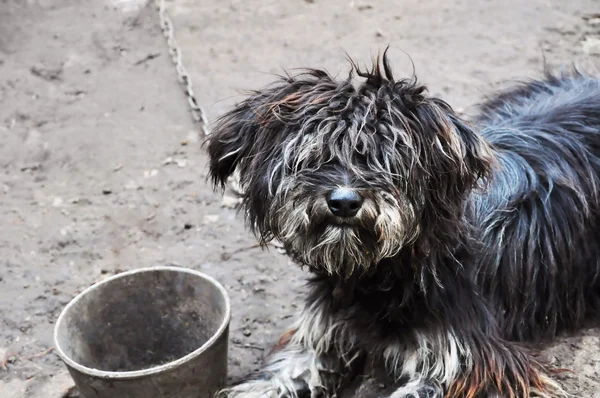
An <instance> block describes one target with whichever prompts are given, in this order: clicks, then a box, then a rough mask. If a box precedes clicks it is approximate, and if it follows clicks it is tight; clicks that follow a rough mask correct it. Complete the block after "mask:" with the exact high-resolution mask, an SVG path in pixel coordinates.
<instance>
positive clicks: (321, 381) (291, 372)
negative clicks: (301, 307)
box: [219, 305, 360, 398]
mask: <svg viewBox="0 0 600 398" xmlns="http://www.w3.org/2000/svg"><path fill="white" fill-rule="evenodd" d="M347 337H348V336H347V335H346V333H345V328H344V324H343V323H342V322H339V321H338V322H336V321H335V319H334V318H333V317H331V316H329V315H328V314H326V311H323V310H322V309H321V308H320V307H318V306H316V305H313V306H311V307H308V308H307V309H305V311H304V312H303V314H302V315H301V317H300V319H299V320H298V322H297V323H296V325H295V327H294V328H292V330H291V331H290V332H289V333H288V334H286V335H284V337H283V338H282V340H281V342H280V344H278V346H277V347H276V351H275V353H274V354H273V355H272V356H271V357H270V358H269V359H268V361H267V363H266V365H265V366H264V368H263V369H261V372H260V373H259V374H258V375H251V376H249V377H248V378H247V379H246V380H244V381H242V382H240V383H239V384H237V385H234V386H232V387H230V388H227V389H225V390H223V391H221V392H220V394H219V397H232V398H233V397H235V398H255V397H256V398H258V397H261V398H280V397H282V398H283V397H286V398H287V397H289V398H297V397H311V398H315V397H317V396H318V397H334V396H336V394H337V393H338V391H339V389H340V387H341V386H342V384H343V383H344V381H346V380H347V378H348V376H349V375H350V374H351V373H352V372H353V368H354V367H355V366H353V365H355V364H357V363H358V362H359V361H358V359H359V357H360V353H359V350H358V349H356V348H355V347H356V344H355V343H354V342H353V341H351V340H350V339H348V338H347Z"/></svg>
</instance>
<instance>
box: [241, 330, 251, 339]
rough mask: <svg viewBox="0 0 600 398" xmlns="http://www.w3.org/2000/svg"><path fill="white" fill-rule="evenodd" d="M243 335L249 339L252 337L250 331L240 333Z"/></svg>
mask: <svg viewBox="0 0 600 398" xmlns="http://www.w3.org/2000/svg"><path fill="white" fill-rule="evenodd" d="M242 333H243V334H244V336H246V337H249V336H251V335H252V332H251V331H250V329H244V331H243V332H242Z"/></svg>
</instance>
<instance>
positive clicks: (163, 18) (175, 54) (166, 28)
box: [155, 0, 210, 136]
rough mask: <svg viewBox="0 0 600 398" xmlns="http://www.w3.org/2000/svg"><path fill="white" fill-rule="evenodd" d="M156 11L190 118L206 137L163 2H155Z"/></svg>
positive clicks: (204, 121)
mask: <svg viewBox="0 0 600 398" xmlns="http://www.w3.org/2000/svg"><path fill="white" fill-rule="evenodd" d="M155 4H156V9H157V10H158V17H159V19H160V27H161V29H162V31H163V34H164V35H165V38H166V39H167V45H168V47H169V54H170V55H171V59H172V60H173V64H175V70H176V71H177V76H178V79H179V82H180V83H181V85H182V86H183V89H184V91H185V95H186V96H187V100H188V105H189V107H190V111H191V113H192V117H193V118H194V121H195V122H196V123H199V124H200V126H201V128H202V132H203V134H204V136H208V134H209V132H210V131H209V128H208V119H207V118H206V112H204V110H203V109H202V107H201V106H200V105H199V104H198V101H196V97H195V95H194V89H193V86H192V79H191V78H190V75H189V74H188V72H187V70H186V69H185V66H183V62H182V56H181V50H180V49H179V47H178V46H177V42H176V41H175V36H174V29H173V22H172V21H171V18H170V17H169V13H168V12H167V7H166V4H165V0H156V1H155Z"/></svg>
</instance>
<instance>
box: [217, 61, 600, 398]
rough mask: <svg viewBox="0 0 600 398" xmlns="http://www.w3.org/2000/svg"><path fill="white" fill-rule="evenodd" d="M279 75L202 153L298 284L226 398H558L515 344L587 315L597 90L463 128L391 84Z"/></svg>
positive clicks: (417, 87)
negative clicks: (370, 382)
mask: <svg viewBox="0 0 600 398" xmlns="http://www.w3.org/2000/svg"><path fill="white" fill-rule="evenodd" d="M386 53H387V50H386V52H384V54H383V57H380V56H378V57H376V59H375V60H374V61H373V65H372V67H370V68H369V69H366V70H364V69H361V68H359V67H357V66H356V64H355V63H354V62H353V61H350V62H351V68H350V69H351V72H350V74H349V77H348V78H341V79H340V78H334V77H332V76H331V75H330V74H328V73H327V72H326V71H324V70H319V69H307V70H302V71H301V72H300V73H298V74H296V75H284V76H280V77H278V79H277V81H275V82H274V83H273V84H271V85H269V86H267V87H265V88H263V89H261V90H259V91H253V92H251V93H249V95H248V97H247V98H246V99H245V100H244V101H243V102H241V103H239V104H237V105H236V106H235V107H233V109H232V110H231V111H229V112H227V113H226V114H224V115H223V116H222V117H221V118H220V119H219V121H218V123H217V125H216V127H215V129H214V131H213V133H212V134H211V135H210V137H209V140H208V144H207V145H208V153H209V158H210V164H209V168H210V171H209V177H210V178H211V179H212V181H213V183H214V186H215V187H216V189H219V188H224V187H225V186H226V184H227V181H228V178H230V176H232V175H233V173H235V172H239V178H240V181H239V183H240V185H241V187H242V188H243V194H242V198H241V209H242V210H243V211H244V213H245V216H246V219H247V221H248V225H249V227H250V228H251V229H252V231H254V233H255V234H256V235H257V237H258V238H259V240H260V241H261V242H262V243H265V244H266V243H268V242H269V241H272V240H274V239H276V240H277V241H279V242H280V243H281V244H282V245H283V248H284V249H285V251H286V252H287V253H288V255H289V256H290V257H291V258H292V259H293V260H294V261H295V262H296V263H298V264H300V265H301V266H303V267H306V268H307V269H309V270H310V271H311V278H310V280H309V281H308V286H309V294H308V297H307V298H306V302H305V305H304V309H303V310H302V312H301V314H300V315H299V317H298V319H297V320H296V322H295V324H294V325H293V327H292V328H291V329H290V331H289V332H287V333H285V334H284V337H283V338H282V341H281V342H280V343H279V344H278V345H277V347H278V348H277V350H276V352H274V353H273V354H272V355H271V356H269V357H268V358H267V359H266V363H265V364H264V367H263V368H262V370H261V371H260V372H257V373H256V374H251V375H249V376H248V377H246V378H244V380H242V381H240V382H239V383H237V384H234V385H233V386H230V387H227V388H225V389H223V390H222V391H221V392H220V396H222V397H232V398H238V397H239V398H250V397H293V398H296V397H305V396H306V397H308V396H310V397H311V398H315V397H335V396H337V395H338V394H339V393H340V391H341V389H342V388H343V387H344V386H346V385H347V383H349V382H350V381H351V380H352V378H353V377H355V375H356V374H357V372H360V371H361V368H362V367H363V366H365V363H366V362H365V358H370V360H371V361H373V362H372V363H374V364H378V365H381V366H382V367H383V368H385V370H386V371H387V372H388V374H389V376H390V377H391V378H392V380H393V381H394V383H395V385H397V386H398V387H397V388H396V389H395V390H394V391H393V392H392V393H391V395H390V397H392V398H409V397H410V398H425V397H428V398H442V397H448V398H521V397H544V398H556V397H564V396H566V393H565V392H564V390H563V389H562V388H561V386H560V384H559V383H558V382H556V381H554V380H553V379H552V378H551V377H549V376H548V375H549V374H550V372H549V370H548V368H547V367H546V366H545V365H543V364H542V363H540V362H539V361H537V360H536V359H535V356H534V355H533V354H532V353H529V352H528V351H527V350H525V349H524V348H523V347H524V346H525V345H526V344H528V343H529V342H541V341H544V340H546V339H549V338H552V337H553V336H555V335H557V334H558V333H561V332H567V331H572V330H575V329H577V328H578V327H580V326H582V323H583V322H584V321H585V320H587V319H589V317H592V316H595V315H596V314H597V311H598V309H599V307H600V305H599V304H600V279H599V276H600V245H599V241H598V238H597V236H598V233H599V232H600V223H599V222H600V79H598V78H595V77H593V76H591V75H588V74H585V73H582V72H579V71H577V70H573V71H568V72H561V73H558V74H557V73H549V72H548V73H546V74H545V75H544V77H543V78H540V79H537V80H532V81H529V82H525V83H522V84H519V85H517V86H515V87H514V88H512V89H509V90H508V91H503V92H500V93H499V94H497V95H495V96H494V97H492V98H491V99H489V100H487V102H484V103H483V104H482V105H481V109H480V112H479V115H478V116H477V117H476V118H474V119H473V120H471V121H466V120H464V118H462V117H461V116H459V115H458V114H457V113H456V112H455V111H454V110H453V109H452V108H451V106H449V105H448V104H447V103H446V102H444V101H443V100H441V99H438V98H434V97H432V96H429V95H428V94H427V88H426V87H425V86H424V85H421V84H420V83H419V82H418V81H417V79H416V77H414V74H413V77H411V78H406V79H395V78H394V76H393V73H392V69H391V66H390V63H389V60H388V57H387V54H386Z"/></svg>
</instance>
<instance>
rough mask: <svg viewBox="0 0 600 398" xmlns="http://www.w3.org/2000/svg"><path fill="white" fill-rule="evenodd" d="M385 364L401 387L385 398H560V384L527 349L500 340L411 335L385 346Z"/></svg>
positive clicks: (437, 334) (421, 334) (441, 333)
mask: <svg viewBox="0 0 600 398" xmlns="http://www.w3.org/2000/svg"><path fill="white" fill-rule="evenodd" d="M384 356H385V360H386V366H387V368H388V370H389V371H390V373H391V374H392V375H393V377H394V378H395V379H396V380H398V381H402V382H403V383H402V385H401V386H400V387H399V388H398V389H397V390H396V391H394V392H393V393H392V394H391V395H390V397H389V398H444V397H452V398H516V397H518V398H534V397H535V398H559V397H560V398H562V397H566V394H565V392H564V391H563V390H562V389H561V387H560V386H559V385H558V384H557V383H555V382H554V381H552V380H551V379H550V378H549V377H547V376H546V375H544V374H543V371H542V369H541V367H540V366H539V365H538V364H536V363H535V362H534V361H533V359H532V358H531V357H530V356H529V355H528V354H527V353H525V352H523V351H522V350H520V349H519V348H517V347H516V346H514V345H512V344H511V343H509V342H505V341H503V340H501V339H500V338H492V337H491V336H485V335H477V334H473V335H457V334H455V333H453V332H449V331H443V332H439V333H415V336H414V339H412V342H411V343H410V344H397V345H394V346H390V347H388V349H387V350H386V351H385V353H384Z"/></svg>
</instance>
